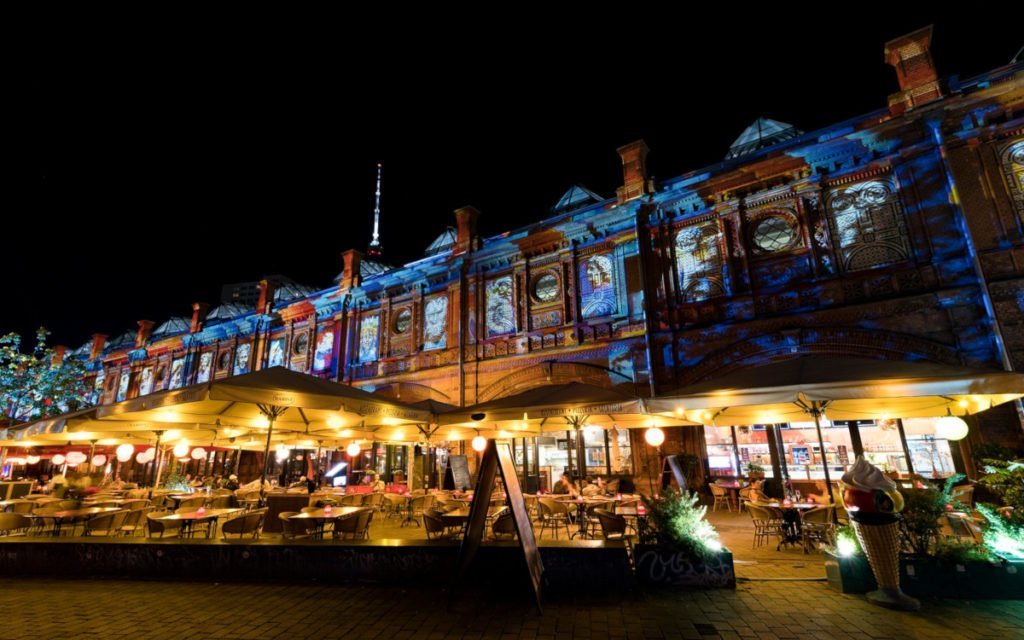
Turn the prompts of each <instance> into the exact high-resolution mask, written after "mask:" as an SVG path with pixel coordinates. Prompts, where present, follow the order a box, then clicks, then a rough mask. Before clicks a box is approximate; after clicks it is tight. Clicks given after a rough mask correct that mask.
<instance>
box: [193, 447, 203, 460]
mask: <svg viewBox="0 0 1024 640" xmlns="http://www.w3.org/2000/svg"><path fill="white" fill-rule="evenodd" d="M205 457H206V449H204V448H202V447H196V448H195V449H193V450H192V459H193V460H202V459H203V458H205Z"/></svg>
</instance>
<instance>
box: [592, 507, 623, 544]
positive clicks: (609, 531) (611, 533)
mask: <svg viewBox="0 0 1024 640" xmlns="http://www.w3.org/2000/svg"><path fill="white" fill-rule="evenodd" d="M594 515H596V516H597V519H598V521H599V522H600V523H601V535H602V536H604V539H605V540H628V538H627V536H626V519H625V518H623V517H622V516H620V515H618V514H615V513H612V512H611V511H608V510H607V509H594Z"/></svg>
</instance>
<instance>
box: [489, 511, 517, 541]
mask: <svg viewBox="0 0 1024 640" xmlns="http://www.w3.org/2000/svg"><path fill="white" fill-rule="evenodd" d="M491 533H492V534H493V535H494V538H495V540H502V539H509V540H511V539H513V538H515V537H516V523H515V521H514V520H513V519H512V514H511V513H509V512H508V511H505V512H504V513H502V514H501V515H500V516H498V517H497V518H495V519H494V522H493V523H492V524H491Z"/></svg>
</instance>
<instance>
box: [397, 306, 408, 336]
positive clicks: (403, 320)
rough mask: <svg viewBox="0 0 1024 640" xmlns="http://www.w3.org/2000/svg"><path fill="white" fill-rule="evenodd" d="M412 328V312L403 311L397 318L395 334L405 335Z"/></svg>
mask: <svg viewBox="0 0 1024 640" xmlns="http://www.w3.org/2000/svg"><path fill="white" fill-rule="evenodd" d="M411 326H412V311H409V310H408V309H402V310H401V311H399V312H398V315H396V316H395V333H405V332H406V331H408V330H409V327H411Z"/></svg>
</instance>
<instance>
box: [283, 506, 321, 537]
mask: <svg viewBox="0 0 1024 640" xmlns="http://www.w3.org/2000/svg"><path fill="white" fill-rule="evenodd" d="M295 515H298V512H297V511H282V512H281V513H279V514H277V517H278V518H280V520H281V537H282V538H284V539H285V540H297V539H299V538H308V537H309V536H310V535H312V534H313V531H314V530H315V529H316V520H310V519H308V518H298V519H294V520H293V519H292V516H295Z"/></svg>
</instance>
